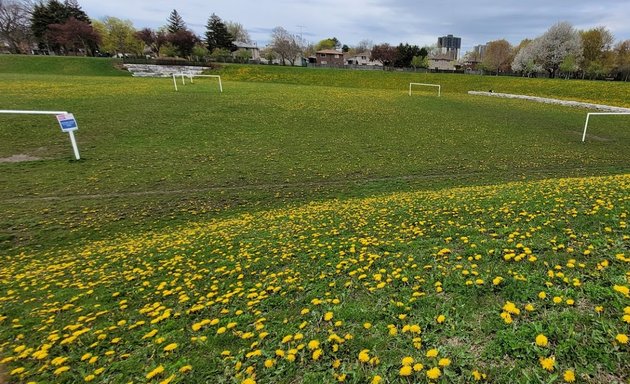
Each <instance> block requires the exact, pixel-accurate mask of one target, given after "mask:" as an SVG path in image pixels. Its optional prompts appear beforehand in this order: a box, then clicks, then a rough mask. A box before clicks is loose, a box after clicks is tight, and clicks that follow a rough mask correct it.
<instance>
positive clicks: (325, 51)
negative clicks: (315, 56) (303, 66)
mask: <svg viewBox="0 0 630 384" xmlns="http://www.w3.org/2000/svg"><path fill="white" fill-rule="evenodd" d="M315 53H323V54H326V55H343V52H341V51H337V50H334V49H322V50H321V51H317V52H315Z"/></svg>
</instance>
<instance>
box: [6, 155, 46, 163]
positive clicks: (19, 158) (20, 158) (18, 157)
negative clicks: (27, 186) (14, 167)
mask: <svg viewBox="0 0 630 384" xmlns="http://www.w3.org/2000/svg"><path fill="white" fill-rule="evenodd" d="M41 159H42V158H41V157H36V156H31V155H25V154H22V153H20V154H17V155H13V156H9V157H0V163H21V162H23V161H37V160H41Z"/></svg>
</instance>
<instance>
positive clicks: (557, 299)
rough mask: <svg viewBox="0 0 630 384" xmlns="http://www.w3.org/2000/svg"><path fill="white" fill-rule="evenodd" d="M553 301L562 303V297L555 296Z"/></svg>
mask: <svg viewBox="0 0 630 384" xmlns="http://www.w3.org/2000/svg"><path fill="white" fill-rule="evenodd" d="M553 302H554V304H560V303H562V297H560V296H554V297H553Z"/></svg>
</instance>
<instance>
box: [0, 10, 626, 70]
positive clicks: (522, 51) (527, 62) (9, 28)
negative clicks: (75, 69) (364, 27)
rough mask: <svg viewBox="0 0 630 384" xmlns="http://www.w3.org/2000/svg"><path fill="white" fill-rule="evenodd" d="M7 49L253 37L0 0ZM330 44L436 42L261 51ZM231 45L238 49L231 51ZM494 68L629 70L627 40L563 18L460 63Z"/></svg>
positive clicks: (161, 49) (401, 62)
mask: <svg viewBox="0 0 630 384" xmlns="http://www.w3.org/2000/svg"><path fill="white" fill-rule="evenodd" d="M2 41H4V42H5V44H6V45H7V49H8V50H9V52H11V53H30V52H31V50H32V48H33V47H35V46H36V47H37V48H38V51H39V52H40V53H54V54H65V55H73V54H74V55H91V56H97V55H108V56H113V55H132V56H142V55H146V54H148V55H151V56H154V57H159V56H167V57H175V56H179V57H183V58H188V59H207V58H215V59H221V58H227V57H233V56H234V57H236V59H237V60H238V61H242V62H246V61H247V60H248V59H250V58H251V54H250V52H249V51H248V50H238V51H237V52H235V51H236V50H237V47H236V46H235V45H234V42H235V41H237V42H241V43H245V44H251V43H252V41H251V38H250V36H249V34H248V32H247V30H246V29H245V28H244V27H243V25H241V24H240V23H238V22H233V21H223V20H222V19H221V18H220V17H219V16H217V15H216V14H214V13H213V14H211V15H210V16H209V18H208V21H207V24H206V31H205V33H204V36H203V37H201V36H197V35H196V34H195V33H194V32H193V31H192V30H190V29H189V28H188V27H187V25H186V22H185V21H184V20H183V18H182V17H181V15H180V14H179V13H178V12H177V10H175V9H174V10H173V11H172V12H171V13H170V15H168V18H167V19H166V24H165V25H164V26H163V27H161V28H157V29H151V28H142V29H140V30H136V29H135V28H134V26H133V23H132V22H131V21H129V20H122V19H119V18H116V17H105V18H103V19H102V20H91V19H90V18H89V17H88V15H87V14H86V13H85V12H84V11H83V10H82V9H81V6H80V5H79V4H78V2H77V0H64V1H63V2H61V1H60V0H47V1H46V2H39V3H33V2H31V0H0V42H2ZM325 49H334V50H338V51H340V52H341V53H345V54H347V55H349V56H352V55H359V54H360V55H369V58H370V60H372V61H376V62H379V63H381V64H382V65H383V66H384V67H387V66H393V67H414V68H428V67H429V58H430V57H432V56H434V55H435V54H436V53H438V52H439V50H438V49H437V48H436V47H435V45H433V46H426V47H419V46H417V45H410V44H408V43H404V44H403V43H400V44H399V45H397V46H395V45H390V44H388V43H382V44H373V43H372V42H371V41H370V40H363V41H361V42H359V43H358V44H357V45H356V46H354V47H349V46H348V45H346V44H341V42H340V41H339V39H337V38H336V37H331V38H326V39H323V40H321V41H319V42H318V43H316V44H312V43H308V42H306V41H305V40H304V39H303V38H302V36H301V35H297V34H292V33H290V32H289V31H287V30H286V29H284V28H283V27H276V28H274V29H273V30H272V34H271V39H270V44H269V45H268V46H267V47H266V48H264V49H262V51H261V56H262V57H263V58H264V59H266V60H268V61H269V62H279V63H281V64H291V65H293V64H295V62H296V60H298V59H299V58H303V57H309V56H314V55H315V53H316V52H317V51H319V50H325ZM233 52H235V53H233ZM459 65H462V66H467V67H469V68H473V69H482V70H484V71H489V72H492V73H496V74H499V73H508V72H512V73H514V72H515V73H518V74H521V75H523V76H536V75H538V74H540V73H546V74H547V75H548V76H549V77H556V76H563V77H566V78H588V79H601V78H610V77H613V78H616V79H620V80H626V81H627V80H628V79H629V78H630V40H625V41H619V42H617V43H616V44H615V42H614V36H613V35H612V33H611V32H610V31H609V30H608V29H606V28H605V27H596V28H592V29H589V30H582V31H580V30H577V29H575V28H574V27H573V26H572V25H571V24H569V23H566V22H560V23H557V24H555V25H553V26H551V27H550V28H549V29H548V30H547V31H546V32H545V33H544V34H542V35H541V36H539V37H536V38H534V39H525V40H523V41H522V42H521V43H520V44H518V45H517V46H512V45H511V44H510V43H509V42H508V41H507V40H505V39H500V40H495V41H491V42H489V43H487V44H486V45H485V46H483V49H482V50H474V51H471V52H468V53H467V54H466V55H465V56H464V58H463V59H462V60H461V62H460V64H459Z"/></svg>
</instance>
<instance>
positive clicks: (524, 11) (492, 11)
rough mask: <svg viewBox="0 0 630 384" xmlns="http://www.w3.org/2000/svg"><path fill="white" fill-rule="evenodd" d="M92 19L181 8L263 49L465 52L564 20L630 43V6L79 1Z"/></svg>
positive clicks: (590, 1) (541, 0) (540, 0)
mask: <svg viewBox="0 0 630 384" xmlns="http://www.w3.org/2000/svg"><path fill="white" fill-rule="evenodd" d="M79 4H80V5H81V6H82V8H83V10H84V11H86V12H87V14H88V15H89V16H90V17H91V18H96V19H100V18H102V17H104V16H115V17H118V18H121V19H129V20H131V21H132V22H133V24H134V26H135V27H136V28H138V29H139V28H143V27H151V28H157V27H160V26H162V25H164V24H166V19H167V18H168V16H169V14H170V12H171V11H172V10H173V9H177V11H178V12H179V13H180V15H181V16H182V17H183V18H184V21H185V22H186V24H187V25H188V27H189V28H191V29H192V30H193V31H194V32H196V33H197V34H199V35H203V33H204V32H205V24H206V22H207V20H208V17H209V16H210V14H212V13H216V14H217V15H218V16H219V17H221V18H222V19H223V20H224V21H228V20H229V21H237V22H239V23H241V24H243V26H244V27H245V28H246V29H247V30H248V31H249V33H250V35H251V37H252V39H253V40H254V41H256V42H257V43H258V44H259V45H260V46H264V45H265V44H267V43H268V41H269V39H270V38H269V36H270V34H271V30H272V29H273V28H274V27H276V26H282V27H284V28H285V29H287V30H288V31H289V32H292V33H295V34H298V35H299V34H300V33H301V34H302V36H303V37H304V38H305V39H306V40H307V41H309V42H313V43H316V42H318V41H319V40H321V39H324V38H327V37H333V36H334V37H337V38H338V39H339V41H341V43H342V44H348V45H349V46H352V45H354V44H356V43H357V42H359V41H360V40H363V39H368V40H372V41H373V42H374V43H376V44H378V43H383V42H387V43H390V44H396V45H397V44H398V43H401V42H408V43H410V44H417V45H420V46H422V45H430V44H435V43H436V42H437V37H438V36H443V35H447V34H453V35H455V36H458V37H461V38H462V53H463V52H465V51H467V50H468V49H470V48H471V47H472V46H474V45H477V44H484V43H486V42H488V41H491V40H497V39H502V38H504V39H507V40H508V41H509V42H510V43H512V44H518V43H519V42H520V41H521V40H522V39H524V38H534V37H536V36H539V35H541V34H542V33H544V32H545V31H546V30H547V29H548V28H549V27H550V26H551V25H553V24H555V23H556V22H558V21H568V22H570V23H571V24H573V25H574V26H575V27H576V28H579V29H587V28H592V27H596V26H600V25H602V26H605V27H607V28H608V29H609V30H610V31H611V32H612V33H613V34H614V36H615V40H616V41H619V40H625V39H630V0H557V1H554V0H519V1H513V0H503V1H497V0H431V1H428V0H301V1H289V0H276V1H271V0H257V1H253V0H214V1H207V0H206V1H203V0H191V1H186V0H184V1H173V0H79Z"/></svg>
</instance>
